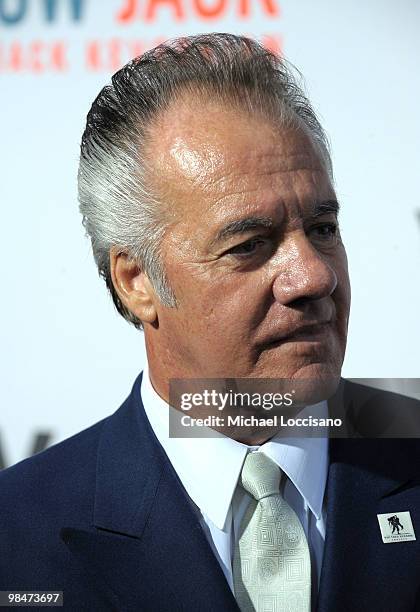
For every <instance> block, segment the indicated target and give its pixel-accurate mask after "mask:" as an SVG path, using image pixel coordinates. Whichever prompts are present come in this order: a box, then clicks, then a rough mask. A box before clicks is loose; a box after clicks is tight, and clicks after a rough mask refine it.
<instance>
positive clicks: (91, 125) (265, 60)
mask: <svg viewBox="0 0 420 612" xmlns="http://www.w3.org/2000/svg"><path fill="white" fill-rule="evenodd" d="M293 72H294V70H292V67H291V65H290V64H289V63H287V62H286V61H285V60H284V59H282V58H280V57H278V56H276V55H274V54H273V53H271V52H270V51H268V50H267V49H265V48H264V47H262V46H261V45H260V44H258V43H257V42H256V41H254V40H252V39H249V38H246V37H244V36H236V35H233V34H218V33H216V34H203V35H197V36H188V37H186V38H178V39H175V40H172V41H169V42H166V43H163V44H161V45H159V46H158V47H155V48H154V49H152V50H151V51H148V52H147V53H144V54H143V55H141V56H140V57H137V58H135V59H133V60H132V61H131V62H129V63H128V64H126V66H124V67H123V68H122V69H121V70H119V71H118V72H116V73H115V74H114V76H113V77H112V82H111V84H110V85H106V86H105V87H104V88H103V89H102V90H101V92H100V93H99V95H98V96H97V98H96V99H95V101H94V102H93V104H92V107H91V109H90V111H89V113H88V116H87V122H86V128H85V131H84V133H83V137H82V143H81V154H80V163H79V173H78V186H79V202H80V211H81V213H82V215H83V225H84V227H85V229H86V233H87V235H89V236H90V239H91V242H92V249H93V255H94V258H95V262H96V264H97V266H98V271H99V274H100V276H102V277H103V278H104V279H105V282H106V285H107V287H108V289H109V291H110V293H111V295H112V299H113V301H114V304H115V307H116V308H117V310H118V312H119V313H120V314H121V315H122V316H123V317H124V318H125V319H127V320H128V321H130V322H131V323H133V324H134V325H135V326H136V327H137V328H139V329H140V328H141V327H142V324H141V321H139V319H138V318H137V317H135V316H134V315H133V314H132V313H131V312H130V311H129V310H128V309H127V308H126V307H125V306H124V304H123V303H122V302H121V300H120V298H119V296H118V294H117V292H116V290H115V288H114V286H113V283H112V279H111V269H110V250H111V248H114V249H116V250H117V252H120V253H125V254H126V255H127V256H128V257H129V258H130V259H131V260H133V261H134V262H135V263H136V264H137V265H138V266H139V268H141V269H142V270H143V271H144V272H145V274H146V275H147V277H148V278H149V280H150V282H151V284H152V286H153V287H154V289H155V291H156V293H157V295H158V296H159V299H160V300H161V302H162V304H164V305H165V306H168V307H174V306H176V304H177V303H176V298H175V295H174V293H173V291H172V289H171V287H170V284H169V282H168V279H167V278H166V276H165V270H164V267H163V262H162V257H161V251H160V247H161V242H162V238H163V236H164V234H165V230H166V228H167V221H165V215H164V214H163V211H162V202H160V198H159V197H158V196H157V194H156V193H154V190H153V188H152V187H151V184H150V183H151V181H150V171H151V167H152V166H151V163H152V160H150V159H149V158H148V156H147V155H146V143H147V140H148V137H149V136H150V133H151V127H152V123H153V121H155V120H156V119H157V118H158V117H159V116H160V115H161V113H163V112H164V111H165V110H166V109H167V108H168V107H169V105H170V104H171V103H173V102H174V101H176V99H177V98H179V97H180V96H181V95H183V94H189V93H191V94H193V95H194V97H195V99H196V98H197V96H198V95H200V94H203V95H207V96H209V95H211V96H214V97H215V99H216V100H218V101H229V103H231V104H232V103H233V104H235V105H237V106H238V107H240V108H244V109H246V110H248V111H250V112H252V113H262V114H264V115H268V116H270V117H271V118H273V119H276V120H278V121H280V122H281V123H282V124H283V125H287V126H294V127H299V128H300V129H304V130H305V131H307V132H308V133H309V134H310V135H311V136H312V139H313V141H314V143H315V144H317V145H318V146H319V150H320V152H321V153H322V156H323V157H324V159H325V162H326V167H327V169H328V171H329V173H330V174H331V175H332V169H331V159H330V154H329V144H328V139H327V137H326V135H325V133H324V131H323V129H322V127H321V125H320V123H319V121H318V119H317V117H316V115H315V112H314V110H313V109H312V106H311V104H310V103H309V101H308V99H307V97H306V96H305V94H304V91H303V89H302V87H301V86H300V85H299V84H298V82H297V80H296V78H295V76H294V74H293Z"/></svg>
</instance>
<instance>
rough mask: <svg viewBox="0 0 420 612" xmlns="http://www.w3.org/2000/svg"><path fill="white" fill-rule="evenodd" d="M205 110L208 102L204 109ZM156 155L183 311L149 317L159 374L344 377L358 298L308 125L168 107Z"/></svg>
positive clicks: (170, 266)
mask: <svg viewBox="0 0 420 612" xmlns="http://www.w3.org/2000/svg"><path fill="white" fill-rule="evenodd" d="M197 106H199V105H197ZM152 146H153V159H154V160H155V161H156V165H155V168H156V175H155V177H158V178H156V179H155V180H156V181H157V180H158V181H159V183H158V186H159V188H160V194H161V197H162V198H163V199H164V201H165V202H166V204H167V205H168V209H169V211H170V215H171V216H172V219H173V221H172V223H171V225H170V227H169V229H168V231H167V233H166V235H165V237H164V240H163V244H162V254H163V261H164V266H165V270H166V274H167V278H168V280H169V284H170V285H171V287H172V289H173V291H174V293H175V296H176V298H177V302H178V306H177V308H167V307H164V306H162V305H158V314H157V316H158V321H157V324H156V325H155V326H149V325H146V328H145V334H146V344H147V348H148V354H149V363H150V371H151V376H152V380H154V381H155V384H156V385H157V387H159V385H165V386H166V384H167V381H168V379H169V378H173V377H179V378H182V377H195V378H200V377H201V378H206V377H213V378H216V377H222V378H223V377H232V378H240V377H260V378H261V377H262V378H288V379H308V378H311V379H313V378H322V379H325V378H329V377H334V378H336V377H337V376H339V374H340V370H341V365H342V361H343V358H344V352H345V345H346V335H347V324H348V314H349V304H350V288H349V279H348V271H347V259H346V254H345V250H344V247H343V245H342V243H341V239H340V235H339V231H338V226H337V218H336V214H335V212H334V211H335V206H336V196H335V193H334V189H333V187H332V185H331V181H330V179H329V176H328V174H327V172H326V170H325V167H324V162H323V159H322V156H321V155H320V153H319V151H318V150H317V148H316V146H315V145H314V144H313V142H312V140H311V138H310V137H308V136H307V135H305V134H304V133H303V132H302V131H296V130H291V129H288V130H286V129H284V128H281V127H279V126H276V125H275V124H274V123H272V122H270V121H269V120H267V119H264V118H261V117H256V116H252V117H251V116H250V115H249V114H245V113H241V112H239V111H237V110H228V109H226V108H223V107H218V106H216V105H211V104H207V105H204V106H203V105H201V107H200V108H199V110H196V111H195V112H191V106H187V105H185V107H182V106H181V107H180V108H178V110H177V111H176V113H174V112H171V113H169V112H168V113H167V114H166V116H165V117H164V118H163V119H162V121H161V122H160V125H159V126H158V127H157V128H156V130H155V135H154V139H153V145H152Z"/></svg>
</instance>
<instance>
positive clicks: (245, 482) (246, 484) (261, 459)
mask: <svg viewBox="0 0 420 612" xmlns="http://www.w3.org/2000/svg"><path fill="white" fill-rule="evenodd" d="M280 478H281V472H280V468H279V467H278V466H277V465H276V464H275V463H274V461H271V459H269V458H268V457H267V456H266V455H264V454H263V453H258V452H257V453H249V454H248V455H247V456H246V458H245V462H244V465H243V467H242V473H241V484H242V486H243V488H244V489H245V490H246V491H248V493H250V494H251V495H252V497H254V498H255V499H256V500H257V501H259V500H260V499H263V497H268V496H269V495H278V493H279V487H280Z"/></svg>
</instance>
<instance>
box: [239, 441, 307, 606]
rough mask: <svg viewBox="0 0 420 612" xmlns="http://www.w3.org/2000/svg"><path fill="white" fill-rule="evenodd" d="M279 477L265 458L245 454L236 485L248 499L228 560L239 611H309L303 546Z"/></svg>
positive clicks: (300, 528)
mask: <svg viewBox="0 0 420 612" xmlns="http://www.w3.org/2000/svg"><path fill="white" fill-rule="evenodd" d="M280 478H281V471H280V469H279V467H278V466H277V465H276V464H275V463H274V462H273V461H271V459H269V458H268V457H267V456H266V455H264V454H263V453H260V452H253V453H249V454H248V455H247V457H246V459H245V462H244V465H243V468H242V474H241V483H240V484H241V485H242V487H243V488H244V489H245V490H246V491H248V492H249V493H250V494H251V495H252V497H253V499H252V500H251V502H250V505H249V507H248V509H247V511H246V513H245V516H244V517H243V519H242V521H241V526H240V533H239V540H238V542H237V544H236V547H235V554H234V558H233V581H234V589H235V597H236V600H237V602H238V605H239V607H240V609H241V611H242V612H310V609H311V561H310V555H309V548H308V542H307V540H306V536H305V532H304V530H303V527H302V524H301V523H300V521H299V519H298V517H297V516H296V514H295V512H294V511H293V510H292V508H291V507H290V506H289V504H288V503H287V502H285V500H284V499H283V497H282V496H281V495H280V493H279V485H280Z"/></svg>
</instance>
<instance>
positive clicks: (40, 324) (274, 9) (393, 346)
mask: <svg viewBox="0 0 420 612" xmlns="http://www.w3.org/2000/svg"><path fill="white" fill-rule="evenodd" d="M419 28H420V3H419V2H418V0H400V2H395V1H393V0H369V2H356V1H355V0H342V1H340V2H332V1H331V0H318V1H317V2H314V1H313V0H0V91H1V96H0V109H1V115H0V155H1V163H0V172H1V180H0V206H1V231H0V236H1V253H2V258H1V261H2V265H1V296H2V297H1V301H0V321H1V323H0V325H1V361H0V366H1V388H0V403H1V410H0V467H4V466H6V465H10V464H12V463H14V462H16V461H18V460H19V459H21V458H23V457H25V456H27V455H29V454H31V453H33V452H35V451H37V450H40V449H42V448H44V447H45V446H46V445H48V444H51V443H54V442H57V441H59V440H61V439H63V438H65V437H67V436H69V435H71V434H73V433H75V432H77V431H78V430H80V429H82V428H84V427H87V426H88V425H90V424H91V423H93V422H95V421H97V420H99V419H101V418H103V417H104V416H106V415H108V414H110V413H111V412H113V411H114V410H115V409H116V408H117V407H118V405H119V404H120V403H121V401H122V400H123V399H124V397H125V396H126V395H127V393H128V392H129V390H130V387H131V384H132V382H133V380H134V378H135V376H136V375H137V373H138V372H139V371H140V370H141V369H142V365H143V363H144V360H145V352H144V346H143V337H142V333H141V332H137V331H136V330H135V329H134V328H131V327H130V326H129V325H128V324H126V323H125V322H124V321H123V320H122V319H121V318H119V317H118V316H117V314H116V313H115V312H114V310H113V307H112V304H111V301H110V298H109V297H108V295H107V293H106V290H105V287H104V285H103V283H102V282H101V281H100V279H99V278H98V277H97V273H96V269H95V266H94V264H93V260H92V257H91V253H90V247H89V243H88V241H87V240H86V239H85V238H84V233H83V229H82V227H81V218H80V215H79V213H78V204H77V198H76V173H77V163H78V147H79V142H80V137H81V134H82V131H83V126H84V121H85V116H86V113H87V111H88V109H89V107H90V104H91V102H92V100H93V99H94V97H95V96H96V94H97V93H98V91H99V89H100V88H101V87H102V86H103V85H104V84H105V83H106V82H107V81H108V80H109V78H110V76H111V75H112V73H113V72H115V71H116V70H117V69H118V68H119V67H120V66H121V65H123V64H124V63H126V62H127V61H128V60H129V59H130V58H132V57H133V56H135V55H138V54H141V53H142V52H143V51H145V50H146V49H148V48H150V47H153V46H155V45H156V44H158V43H159V42H160V41H162V40H165V39H167V38H172V37H175V36H179V35H186V34H194V33H198V32H210V31H232V32H235V33H242V34H247V35H252V36H254V37H256V38H258V39H259V40H260V41H262V42H263V43H264V44H265V45H266V46H268V47H270V48H272V49H274V50H276V51H278V52H281V53H283V54H284V55H285V56H286V57H287V58H288V59H290V60H291V61H292V62H293V63H294V64H295V65H296V66H297V67H298V68H299V69H300V70H301V71H302V72H303V74H304V76H305V79H306V87H307V90H308V92H309V95H310V97H311V99H312V101H313V102H314V105H315V107H316V109H317V110H318V112H319V114H320V117H321V119H322V120H323V123H324V125H325V127H326V129H327V132H328V134H329V135H330V138H331V140H332V145H333V156H334V161H335V175H336V182H337V191H338V196H339V199H340V201H341V203H342V216H341V224H342V232H343V235H344V239H345V242H346V245H347V250H348V256H349V261H350V271H351V277H352V286H353V310H352V319H351V326H350V336H349V345H348V352H347V358H346V362H345V367H344V375H345V376H348V377H365V378H366V377H388V378H390V379H395V378H398V377H403V378H410V377H419V376H420V365H419V353H420V351H419V344H420V332H419V327H420V325H419V324H420V320H419V303H420V197H419V187H418V178H419V170H420V168H419V160H420V154H419V150H420V147H419V142H420V124H419V117H418V101H419V99H420V76H419V75H420V73H419V70H418V58H419V56H420V36H419V32H420V30H419ZM395 384H398V382H397V381H396V383H395Z"/></svg>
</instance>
